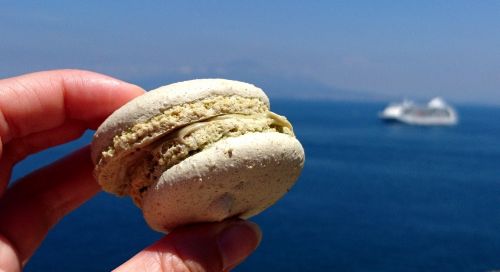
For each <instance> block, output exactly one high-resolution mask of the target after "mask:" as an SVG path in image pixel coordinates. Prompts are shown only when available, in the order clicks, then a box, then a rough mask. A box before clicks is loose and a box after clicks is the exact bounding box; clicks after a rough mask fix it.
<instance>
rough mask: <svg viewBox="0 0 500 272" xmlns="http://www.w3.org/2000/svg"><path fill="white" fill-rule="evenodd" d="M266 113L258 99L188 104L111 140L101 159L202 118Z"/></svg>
mask: <svg viewBox="0 0 500 272" xmlns="http://www.w3.org/2000/svg"><path fill="white" fill-rule="evenodd" d="M266 111H268V107H267V105H266V103H264V102H263V101H262V100H260V99H258V98H247V97H241V96H237V95H232V96H220V95H219V96H212V97H209V98H205V99H202V100H199V101H195V102H192V103H187V104H182V105H177V106H174V107H170V108H169V109H167V110H164V111H162V112H161V114H159V115H157V116H155V117H153V118H151V119H150V120H149V121H147V122H144V123H140V124H136V125H134V126H132V127H131V128H129V129H127V130H124V131H123V132H122V133H120V134H119V135H117V136H115V137H114V138H113V143H112V145H110V146H109V147H108V148H107V149H106V150H105V151H103V152H102V154H101V155H102V157H101V158H102V159H104V160H107V159H109V158H111V157H113V156H114V155H116V154H117V153H119V152H121V151H126V150H129V149H131V148H134V147H136V146H140V145H142V144H144V143H145V142H148V141H151V140H154V139H155V138H156V137H158V136H160V135H162V134H164V133H168V132H169V131H170V130H172V129H174V128H175V127H178V126H179V125H186V124H189V123H191V122H193V120H200V119H201V118H203V117H204V116H216V115H221V114H228V113H234V112H238V113H241V114H255V113H264V112H266Z"/></svg>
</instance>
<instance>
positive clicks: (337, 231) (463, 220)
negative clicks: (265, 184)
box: [14, 99, 500, 272]
mask: <svg viewBox="0 0 500 272" xmlns="http://www.w3.org/2000/svg"><path fill="white" fill-rule="evenodd" d="M272 102H273V104H272V109H273V111H275V112H277V113H279V114H282V115H286V116H287V117H288V119H289V120H290V121H291V122H292V124H293V125H294V129H295V132H296V135H297V137H298V139H299V140H300V141H301V142H302V144H303V146H304V149H305V152H306V162H305V167H304V170H303V172H302V174H301V176H300V178H299V180H298V181H297V183H296V185H295V186H294V187H293V189H292V190H291V191H290V192H289V193H288V194H287V195H286V196H285V197H284V198H283V199H281V200H280V201H279V202H278V203H277V204H276V205H274V206H272V207H271V208H269V209H268V210H266V211H264V212H263V213H261V214H260V215H257V216H255V217H253V218H252V219H251V220H253V221H254V222H256V223H258V224H259V225H260V226H261V228H262V231H263V240H262V242H261V244H260V247H259V248H258V249H257V251H256V252H255V253H254V254H253V255H252V256H251V257H249V258H248V259H247V260H246V261H245V262H244V263H243V264H241V265H240V266H239V267H238V268H236V269H235V270H234V271H453V272H456V271H494V270H500V122H499V116H500V107H488V106H471V105H457V106H456V108H457V111H458V113H459V116H460V123H459V124H458V125H457V126H453V127H416V126H408V125H402V124H386V123H383V122H381V121H380V120H379V119H378V118H377V113H378V112H379V111H380V110H382V109H383V107H384V106H385V104H384V103H368V102H332V101H294V100H279V99H278V100H273V101H272ZM91 136H92V132H91V131H89V132H87V133H86V134H85V135H84V136H83V137H82V138H81V139H79V140H77V141H75V142H72V143H70V144H66V145H63V146H59V147H55V148H52V149H49V150H47V151H44V152H41V153H39V154H36V155H33V156H31V157H29V158H28V159H26V160H25V161H23V162H22V163H20V164H19V165H18V166H16V168H15V171H14V178H19V177H21V176H23V175H26V174H27V173H29V172H30V171H32V170H33V169H36V168H38V167H40V166H42V165H45V164H47V163H49V162H51V161H53V160H55V159H57V158H60V157H62V156H64V155H65V154H67V153H68V152H70V151H71V150H74V149H76V148H78V147H81V146H83V145H85V144H88V142H89V141H90V140H91ZM41 182H43V181H41ZM160 237H162V235H161V234H159V233H156V232H154V231H152V230H150V229H149V228H148V227H147V226H146V224H145V223H144V220H143V218H142V216H141V213H140V211H139V210H138V209H137V208H136V207H135V206H134V205H133V204H132V202H131V201H130V199H128V198H117V197H114V196H112V195H109V194H107V193H99V194H97V195H96V196H95V197H94V198H92V199H91V200H89V201H88V202H87V203H85V204H84V205H82V206H81V207H80V208H78V209H77V210H76V211H74V212H73V213H71V214H70V215H68V216H67V217H65V218H64V219H63V220H61V222H60V223H59V224H58V225H57V226H56V227H55V228H54V229H52V230H51V231H50V233H49V234H48V235H47V238H46V239H45V241H44V242H43V244H42V245H41V247H40V248H39V250H38V251H37V252H36V253H35V255H34V256H33V257H32V259H31V260H30V262H29V263H28V264H27V266H26V271H109V270H112V269H113V268H115V267H117V266H118V265H120V264H121V263H123V262H125V261H126V260H127V259H129V258H130V257H131V256H133V255H134V254H135V253H137V252H138V251H140V250H141V249H142V248H144V247H146V246H148V245H149V244H151V243H153V242H154V241H156V240H157V239H159V238H160Z"/></svg>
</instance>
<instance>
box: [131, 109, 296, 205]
mask: <svg viewBox="0 0 500 272" xmlns="http://www.w3.org/2000/svg"><path fill="white" fill-rule="evenodd" d="M270 131H274V132H280V133H286V134H289V135H292V136H293V130H292V125H291V124H290V123H289V122H288V120H287V119H286V118H285V117H283V116H280V115H277V114H275V113H272V112H266V113H260V114H252V115H243V114H225V115H219V116H215V117H212V118H209V119H206V120H203V121H201V122H196V123H193V124H190V125H187V126H184V127H182V128H180V129H178V130H176V131H174V132H172V133H170V134H169V135H167V136H165V138H163V139H159V140H158V142H157V144H153V145H151V146H150V148H149V150H148V154H147V155H146V156H145V159H144V160H141V161H142V163H141V164H139V165H136V166H135V167H132V169H133V171H132V173H133V174H132V175H131V184H130V187H129V192H128V193H129V195H130V196H131V197H132V199H133V200H134V202H135V203H136V204H137V205H138V206H141V199H142V195H143V193H144V192H145V191H146V190H147V189H148V188H149V186H151V185H152V184H153V183H154V182H156V181H157V180H158V178H159V177H160V176H161V175H162V173H163V172H165V171H166V170H167V169H168V168H170V167H172V166H174V165H176V164H178V163H179V162H181V161H182V160H184V159H185V158H187V157H189V156H191V155H193V154H195V153H198V152H200V151H202V150H203V149H205V148H207V147H209V146H211V145H212V144H214V143H215V142H217V141H219V140H221V139H224V138H228V137H236V136H240V135H243V134H246V133H251V132H270Z"/></svg>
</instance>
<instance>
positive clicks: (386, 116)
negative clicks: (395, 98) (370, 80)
mask: <svg viewBox="0 0 500 272" xmlns="http://www.w3.org/2000/svg"><path fill="white" fill-rule="evenodd" d="M379 117H380V118H381V119H382V120H384V121H387V122H401V123H405V124H410V125H422V126H451V125H455V124H457V123H458V115H457V113H456V111H455V110H454V109H453V108H452V107H451V106H449V105H448V104H446V102H444V100H443V99H442V98H440V97H436V98H433V99H432V100H431V101H429V103H427V105H417V104H415V103H413V102H412V101H409V100H405V101H403V102H402V103H396V104H390V105H389V106H387V107H386V108H385V109H384V110H383V111H382V112H380V113H379Z"/></svg>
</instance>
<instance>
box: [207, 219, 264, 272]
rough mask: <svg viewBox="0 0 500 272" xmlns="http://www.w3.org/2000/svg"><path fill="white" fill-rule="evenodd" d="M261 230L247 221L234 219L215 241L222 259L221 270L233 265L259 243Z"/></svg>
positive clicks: (246, 255) (239, 261) (245, 256)
mask: <svg viewBox="0 0 500 272" xmlns="http://www.w3.org/2000/svg"><path fill="white" fill-rule="evenodd" d="M261 240H262V232H261V230H260V228H259V226H258V225H257V224H255V223H253V222H249V221H235V222H233V223H232V224H230V225H228V226H226V228H224V229H223V230H222V232H221V233H220V234H219V236H218V238H217V243H218V245H219V249H220V252H221V255H222V259H223V264H224V265H223V270H227V269H229V268H232V267H235V266H236V265H238V264H239V263H241V262H242V261H243V260H244V259H245V258H247V257H248V256H249V255H250V254H251V253H252V252H253V251H254V250H255V249H256V248H257V247H258V246H259V244H260V241H261Z"/></svg>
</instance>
